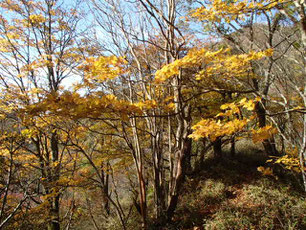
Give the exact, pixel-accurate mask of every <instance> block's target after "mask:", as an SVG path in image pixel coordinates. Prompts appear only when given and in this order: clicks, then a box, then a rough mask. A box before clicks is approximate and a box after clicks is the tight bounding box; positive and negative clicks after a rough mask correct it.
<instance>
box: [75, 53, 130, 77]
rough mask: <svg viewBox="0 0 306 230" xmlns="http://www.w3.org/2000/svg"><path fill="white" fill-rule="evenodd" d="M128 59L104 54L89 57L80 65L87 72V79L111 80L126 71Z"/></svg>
mask: <svg viewBox="0 0 306 230" xmlns="http://www.w3.org/2000/svg"><path fill="white" fill-rule="evenodd" d="M126 64H127V62H126V60H125V59H124V58H123V57H116V56H105V57H104V56H102V57H99V58H93V57H92V58H88V59H87V60H86V62H85V63H84V64H83V65H82V66H81V67H80V69H82V70H84V71H85V73H86V80H87V81H91V80H94V81H98V82H103V81H106V80H111V79H114V78H116V77H118V76H119V75H122V74H124V73H125V72H126V69H125V65H126Z"/></svg>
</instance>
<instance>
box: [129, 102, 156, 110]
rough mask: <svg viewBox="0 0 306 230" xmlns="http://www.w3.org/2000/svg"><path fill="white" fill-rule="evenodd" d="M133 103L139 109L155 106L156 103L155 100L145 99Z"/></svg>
mask: <svg viewBox="0 0 306 230" xmlns="http://www.w3.org/2000/svg"><path fill="white" fill-rule="evenodd" d="M134 105H135V106H136V107H138V108H140V109H141V110H149V109H153V108H156V107H157V103H156V101H155V100H145V101H140V102H137V103H134Z"/></svg>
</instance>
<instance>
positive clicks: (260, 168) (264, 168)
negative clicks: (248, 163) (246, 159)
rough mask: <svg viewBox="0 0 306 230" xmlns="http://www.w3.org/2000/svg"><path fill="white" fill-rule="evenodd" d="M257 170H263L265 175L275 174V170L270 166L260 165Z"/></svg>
mask: <svg viewBox="0 0 306 230" xmlns="http://www.w3.org/2000/svg"><path fill="white" fill-rule="evenodd" d="M257 170H258V171H259V172H261V173H262V174H263V175H265V176H274V174H273V170H272V168H270V167H263V166H260V167H258V168H257Z"/></svg>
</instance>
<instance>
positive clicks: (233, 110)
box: [189, 98, 260, 141]
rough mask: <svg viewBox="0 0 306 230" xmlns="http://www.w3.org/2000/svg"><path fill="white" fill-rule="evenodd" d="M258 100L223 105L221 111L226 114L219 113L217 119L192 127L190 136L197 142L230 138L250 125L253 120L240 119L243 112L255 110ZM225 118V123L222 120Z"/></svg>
mask: <svg viewBox="0 0 306 230" xmlns="http://www.w3.org/2000/svg"><path fill="white" fill-rule="evenodd" d="M259 100H260V99H259V98H256V99H254V100H253V99H247V98H243V99H241V100H240V101H239V102H233V103H227V104H223V105H221V107H220V109H221V110H225V111H224V112H221V113H218V114H217V115H216V116H215V119H203V120H201V121H200V122H198V123H197V124H196V125H194V126H193V127H192V129H193V130H194V131H193V133H192V134H191V135H190V136H189V137H191V138H194V139H195V140H197V139H199V138H202V137H207V138H210V139H211V140H212V141H214V140H216V138H218V137H222V136H226V135H228V136H230V135H233V134H235V133H237V132H241V131H243V130H244V129H245V128H246V126H247V125H248V123H249V122H250V121H251V120H252V119H253V117H250V119H246V118H242V119H241V118H240V115H241V110H242V109H243V108H245V109H246V110H249V111H250V110H254V108H255V105H256V103H257V102H258V101H259ZM220 117H222V118H223V121H221V120H220Z"/></svg>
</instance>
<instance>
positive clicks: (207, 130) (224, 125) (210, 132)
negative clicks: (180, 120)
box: [189, 119, 248, 141]
mask: <svg viewBox="0 0 306 230" xmlns="http://www.w3.org/2000/svg"><path fill="white" fill-rule="evenodd" d="M247 124H248V120H247V119H241V120H240V119H234V120H232V121H228V122H221V121H220V120H218V121H216V120H213V119H204V120H201V121H200V122H199V123H197V124H196V125H195V126H193V127H192V129H193V130H194V132H193V133H192V134H191V135H189V137H191V138H193V139H195V140H198V139H199V138H202V137H207V138H209V139H210V140H211V141H215V140H216V139H217V138H218V137H222V136H225V135H232V134H234V133H236V132H239V131H242V130H243V129H244V128H245V127H246V125H247Z"/></svg>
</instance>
